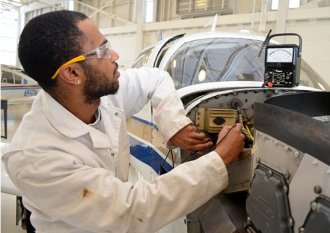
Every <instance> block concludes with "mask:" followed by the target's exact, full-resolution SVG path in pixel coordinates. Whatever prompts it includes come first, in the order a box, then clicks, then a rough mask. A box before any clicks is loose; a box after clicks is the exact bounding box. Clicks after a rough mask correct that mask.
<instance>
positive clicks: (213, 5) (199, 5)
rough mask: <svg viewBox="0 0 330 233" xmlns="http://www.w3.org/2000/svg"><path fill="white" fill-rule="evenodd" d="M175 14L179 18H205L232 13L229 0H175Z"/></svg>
mask: <svg viewBox="0 0 330 233" xmlns="http://www.w3.org/2000/svg"><path fill="white" fill-rule="evenodd" d="M176 13H177V14H178V15H181V16H183V17H184V16H192V17H197V16H205V15H212V14H215V13H221V14H226V13H227V14H228V13H232V9H231V8H230V7H229V0H177V7H176Z"/></svg>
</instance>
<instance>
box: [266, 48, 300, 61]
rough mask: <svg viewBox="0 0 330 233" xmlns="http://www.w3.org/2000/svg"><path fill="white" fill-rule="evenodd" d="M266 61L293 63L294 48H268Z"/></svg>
mask: <svg viewBox="0 0 330 233" xmlns="http://www.w3.org/2000/svg"><path fill="white" fill-rule="evenodd" d="M266 56H267V57H266V62H270V63H292V62H293V48H288V47H287V48H285V47H281V48H267V55H266Z"/></svg>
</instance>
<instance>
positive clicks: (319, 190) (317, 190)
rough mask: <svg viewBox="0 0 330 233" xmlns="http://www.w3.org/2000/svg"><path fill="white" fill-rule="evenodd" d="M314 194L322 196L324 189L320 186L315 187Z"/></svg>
mask: <svg viewBox="0 0 330 233" xmlns="http://www.w3.org/2000/svg"><path fill="white" fill-rule="evenodd" d="M314 193H316V194H321V193H322V187H321V186H320V185H315V186H314Z"/></svg>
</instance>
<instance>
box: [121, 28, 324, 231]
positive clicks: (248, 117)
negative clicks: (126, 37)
mask: <svg viewBox="0 0 330 233" xmlns="http://www.w3.org/2000/svg"><path fill="white" fill-rule="evenodd" d="M270 33H271V32H269V34H268V35H267V36H266V37H265V36H257V35H252V34H250V33H248V32H246V31H242V32H237V33H231V32H215V31H213V32H203V33H196V34H192V35H185V34H180V35H176V36H173V37H170V38H167V39H164V40H162V41H159V42H158V43H156V44H155V45H153V46H151V47H148V48H146V49H144V50H143V51H142V52H141V53H139V54H138V56H137V58H136V59H135V61H134V62H133V65H132V68H138V67H141V66H146V67H158V68H160V69H162V70H165V71H167V72H169V74H170V75H171V77H172V78H173V81H174V84H175V87H176V89H177V92H178V94H179V96H180V97H181V100H182V102H183V104H184V106H185V109H186V114H187V116H188V117H189V118H190V119H191V120H192V122H193V123H194V124H195V125H196V126H197V128H198V130H199V131H202V132H204V133H205V134H206V135H207V136H208V137H209V138H211V139H212V141H213V142H214V143H215V142H216V139H217V135H218V132H219V131H220V130H221V128H222V127H223V126H224V125H233V124H235V123H236V122H241V123H243V125H244V128H245V130H244V131H245V133H246V135H247V136H248V137H247V138H248V140H246V142H245V146H244V150H243V152H242V154H241V155H240V159H239V161H237V162H234V163H233V164H231V165H230V166H229V167H228V173H229V186H228V187H227V188H226V189H225V190H224V191H223V192H222V193H220V194H219V195H217V196H216V197H214V198H213V199H212V200H210V201H209V202H207V203H206V204H205V205H203V206H202V207H200V208H199V209H197V210H195V211H194V212H192V213H190V214H189V215H187V216H185V217H183V218H182V219H179V220H177V221H175V222H173V223H172V224H170V225H169V226H167V227H165V228H164V229H162V230H161V231H160V232H172V233H173V232H178V233H179V232H180V233H182V232H186V233H191V232H193V233H206V232H211V233H217V232H226V233H227V232H230V233H231V232H251V233H254V232H255V233H257V232H265V233H266V232H277V233H278V232H283V233H284V232H296V233H298V232H326V231H327V230H328V229H330V218H329V216H330V166H329V165H330V157H329V151H330V125H329V122H330V117H329V116H330V105H329V101H330V95H329V92H328V91H329V90H330V89H329V86H328V85H327V83H325V82H324V81H323V80H322V78H321V77H320V76H319V75H318V74H317V73H316V72H315V71H314V70H313V69H312V68H311V67H310V66H309V65H308V64H307V63H306V62H305V61H304V60H303V59H302V58H301V54H302V53H301V48H302V45H301V43H302V41H301V37H300V36H299V35H297V34H294V33H287V34H273V35H271V34H270ZM276 36H277V37H279V36H294V37H296V38H298V41H299V43H297V44H298V45H296V44H280V43H279V42H277V41H276V40H275V39H274V37H276ZM150 78H152V77H150ZM127 125H128V129H129V132H130V133H129V137H130V151H131V155H132V156H131V170H132V171H131V174H134V175H135V177H143V179H145V180H149V181H152V180H153V179H154V177H156V176H159V175H162V174H164V173H166V172H168V171H170V170H171V169H173V168H174V167H176V166H179V165H180V164H181V163H183V162H186V161H189V160H192V159H196V156H195V155H192V153H190V152H187V151H184V150H182V149H169V148H167V147H166V145H165V143H164V141H163V140H162V137H161V135H160V134H159V132H158V129H157V126H156V125H155V124H154V120H153V115H152V109H151V107H150V103H149V104H147V106H146V107H145V108H144V109H143V111H141V112H140V113H138V114H136V115H134V116H133V117H132V118H130V119H128V123H127ZM308 127H313V128H312V129H308ZM182 195H185V194H184V193H183V194H182Z"/></svg>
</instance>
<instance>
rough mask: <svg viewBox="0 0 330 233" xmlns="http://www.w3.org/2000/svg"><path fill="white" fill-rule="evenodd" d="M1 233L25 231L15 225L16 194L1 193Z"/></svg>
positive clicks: (23, 232)
mask: <svg viewBox="0 0 330 233" xmlns="http://www.w3.org/2000/svg"><path fill="white" fill-rule="evenodd" d="M0 207H1V233H26V231H25V230H23V229H22V228H21V226H20V225H18V226H16V196H13V195H9V194H6V193H1V206H0Z"/></svg>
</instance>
